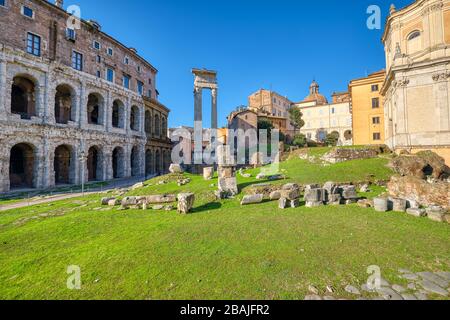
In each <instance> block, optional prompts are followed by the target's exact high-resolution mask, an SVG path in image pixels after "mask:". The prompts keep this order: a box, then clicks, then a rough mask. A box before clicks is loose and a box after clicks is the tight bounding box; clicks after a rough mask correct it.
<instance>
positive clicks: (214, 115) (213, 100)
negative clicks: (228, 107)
mask: <svg viewBox="0 0 450 320" xmlns="http://www.w3.org/2000/svg"><path fill="white" fill-rule="evenodd" d="M211 128H212V129H217V89H212V90H211Z"/></svg>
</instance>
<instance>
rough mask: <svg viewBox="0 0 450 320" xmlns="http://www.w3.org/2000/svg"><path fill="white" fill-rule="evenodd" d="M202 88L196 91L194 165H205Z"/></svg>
mask: <svg viewBox="0 0 450 320" xmlns="http://www.w3.org/2000/svg"><path fill="white" fill-rule="evenodd" d="M202 119H203V114H202V88H198V87H196V88H195V91H194V164H202V163H203V145H202V142H203V124H202Z"/></svg>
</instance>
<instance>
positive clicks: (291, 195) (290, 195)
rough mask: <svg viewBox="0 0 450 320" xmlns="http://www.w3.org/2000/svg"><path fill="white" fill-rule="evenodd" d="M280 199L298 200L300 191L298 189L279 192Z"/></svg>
mask: <svg viewBox="0 0 450 320" xmlns="http://www.w3.org/2000/svg"><path fill="white" fill-rule="evenodd" d="M280 194H281V197H282V198H286V199H288V200H296V199H298V198H300V190H299V189H288V190H281V191H280Z"/></svg>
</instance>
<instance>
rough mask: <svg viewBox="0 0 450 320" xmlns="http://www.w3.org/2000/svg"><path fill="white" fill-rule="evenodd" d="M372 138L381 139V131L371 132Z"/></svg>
mask: <svg viewBox="0 0 450 320" xmlns="http://www.w3.org/2000/svg"><path fill="white" fill-rule="evenodd" d="M373 140H381V133H379V132H375V133H374V134H373Z"/></svg>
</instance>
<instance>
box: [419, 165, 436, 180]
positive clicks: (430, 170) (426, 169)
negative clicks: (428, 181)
mask: <svg viewBox="0 0 450 320" xmlns="http://www.w3.org/2000/svg"><path fill="white" fill-rule="evenodd" d="M433 171H434V169H433V167H432V166H430V165H429V164H428V165H426V166H425V167H424V168H423V169H422V172H423V174H424V175H425V176H427V177H429V176H432V175H433Z"/></svg>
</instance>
